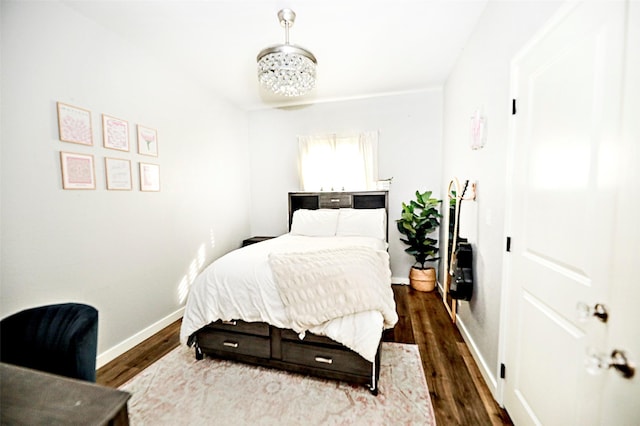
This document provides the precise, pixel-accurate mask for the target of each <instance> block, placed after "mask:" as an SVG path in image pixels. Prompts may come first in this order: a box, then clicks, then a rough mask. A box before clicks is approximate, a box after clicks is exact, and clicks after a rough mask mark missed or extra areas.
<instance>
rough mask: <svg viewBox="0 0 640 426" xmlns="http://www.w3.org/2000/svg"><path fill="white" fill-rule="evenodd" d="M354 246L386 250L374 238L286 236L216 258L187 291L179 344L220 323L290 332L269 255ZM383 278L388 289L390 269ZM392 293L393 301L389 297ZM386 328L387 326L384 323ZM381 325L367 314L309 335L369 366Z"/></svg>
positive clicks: (330, 323)
mask: <svg viewBox="0 0 640 426" xmlns="http://www.w3.org/2000/svg"><path fill="white" fill-rule="evenodd" d="M353 246H364V247H370V248H373V249H375V250H382V251H384V250H385V243H384V242H382V241H380V240H377V239H373V238H366V237H305V236H294V235H290V234H285V235H283V236H280V237H278V238H274V239H271V240H268V241H264V242H262V243H259V244H252V245H250V246H247V247H244V248H242V249H240V250H235V251H232V252H230V253H228V254H226V255H225V256H223V257H221V258H219V259H217V260H216V261H215V262H213V263H212V264H211V265H209V266H208V267H207V268H206V269H205V270H204V271H203V272H202V273H201V274H200V275H199V276H198V277H197V278H196V280H195V282H194V283H193V285H192V287H191V290H190V294H189V299H188V300H187V305H186V308H185V313H184V317H183V319H182V329H181V331H180V340H181V342H182V343H185V344H186V342H187V340H188V338H189V336H190V335H191V334H193V333H194V332H196V331H197V330H199V329H200V328H202V327H204V326H205V325H207V324H209V323H211V322H212V321H217V320H219V319H221V320H224V321H228V320H232V319H242V320H244V321H264V322H267V323H269V324H272V325H274V326H276V327H280V328H293V324H292V322H291V321H290V320H289V318H288V316H287V312H286V310H285V306H284V304H283V302H282V299H281V297H280V294H279V292H278V288H277V286H276V283H275V281H274V278H273V274H272V271H271V268H270V266H269V260H268V259H269V253H293V252H304V251H316V250H322V249H332V248H345V247H353ZM385 279H386V280H388V284H389V287H390V286H391V273H390V271H389V273H388V275H387V276H386V277H385ZM390 294H391V297H393V293H392V292H390ZM392 303H393V302H392ZM392 325H393V324H391V326H392ZM386 326H387V327H389V326H390V325H389V322H388V321H387V324H386ZM384 327H385V323H384V319H383V316H382V313H381V312H379V311H377V310H370V311H364V312H359V313H356V314H352V315H346V316H343V317H339V318H335V319H332V320H329V321H327V322H325V323H322V324H320V325H317V326H313V327H310V328H309V331H310V332H312V333H314V334H318V335H324V336H327V337H330V338H331V339H333V340H335V341H337V342H340V343H342V344H343V345H345V346H347V347H349V348H351V349H353V350H354V351H356V352H358V353H359V354H360V355H361V356H362V357H363V358H365V359H367V360H368V361H371V362H373V360H374V359H375V354H376V351H377V349H378V343H379V342H380V339H381V337H382V331H383V328H384Z"/></svg>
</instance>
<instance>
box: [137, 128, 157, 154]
mask: <svg viewBox="0 0 640 426" xmlns="http://www.w3.org/2000/svg"><path fill="white" fill-rule="evenodd" d="M138 153H140V154H142V155H151V156H153V157H157V156H158V132H157V131H156V130H155V129H151V128H149V127H144V126H140V125H138Z"/></svg>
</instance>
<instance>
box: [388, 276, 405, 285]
mask: <svg viewBox="0 0 640 426" xmlns="http://www.w3.org/2000/svg"><path fill="white" fill-rule="evenodd" d="M391 282H392V283H393V284H405V285H409V278H407V277H391Z"/></svg>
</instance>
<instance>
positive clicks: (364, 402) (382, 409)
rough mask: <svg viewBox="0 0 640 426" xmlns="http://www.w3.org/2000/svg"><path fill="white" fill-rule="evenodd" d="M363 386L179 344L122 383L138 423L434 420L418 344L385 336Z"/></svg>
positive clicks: (392, 422) (132, 416)
mask: <svg viewBox="0 0 640 426" xmlns="http://www.w3.org/2000/svg"><path fill="white" fill-rule="evenodd" d="M381 357H382V359H381V369H380V382H379V393H378V396H373V395H372V394H371V393H370V392H369V390H368V389H366V388H365V387H364V386H362V387H361V386H353V385H349V384H346V383H343V382H337V381H332V380H323V379H317V378H313V377H308V376H304V375H298V374H292V373H287V372H283V371H279V370H274V369H268V368H262V367H254V366H249V365H244V364H240V363H235V362H230V361H221V360H215V359H211V358H208V357H205V358H204V359H203V360H202V361H196V360H195V357H194V353H193V350H192V349H189V348H187V347H186V346H180V347H178V348H176V349H174V350H173V351H172V352H170V353H169V354H167V355H166V356H164V357H163V358H161V359H160V360H158V361H157V362H156V363H154V364H152V365H151V366H150V367H148V368H147V369H145V370H144V371H143V372H142V373H140V374H139V375H137V376H136V377H134V378H133V379H131V380H130V381H129V382H127V383H125V384H124V385H122V386H121V387H120V389H123V390H126V391H128V392H131V393H132V394H133V395H132V397H131V399H130V400H129V416H130V421H131V424H132V425H134V426H137V425H429V426H431V425H435V419H434V415H433V408H432V406H431V400H430V398H429V390H428V389H427V383H426V381H425V378H424V372H423V369H422V363H421V362H420V354H419V352H418V347H417V346H416V345H407V344H400V343H383V344H382V354H381Z"/></svg>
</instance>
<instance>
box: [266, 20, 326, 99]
mask: <svg viewBox="0 0 640 426" xmlns="http://www.w3.org/2000/svg"><path fill="white" fill-rule="evenodd" d="M295 17H296V14H295V13H294V12H293V11H292V10H290V9H283V10H281V11H280V12H278V18H279V19H280V23H281V24H282V25H283V26H284V28H285V44H279V45H276V46H271V47H268V48H266V49H264V50H262V51H261V52H260V53H259V54H258V81H259V82H260V84H262V86H263V87H265V88H266V89H267V90H269V91H271V92H273V93H275V94H277V95H283V96H302V95H305V94H307V93H308V92H310V91H311V90H312V89H313V88H314V87H315V83H316V65H317V63H318V62H317V60H316V58H315V56H313V54H312V53H311V52H309V51H308V50H306V49H303V48H302V47H299V46H295V45H292V44H289V28H290V27H291V26H292V25H293V22H294V21H295Z"/></svg>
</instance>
